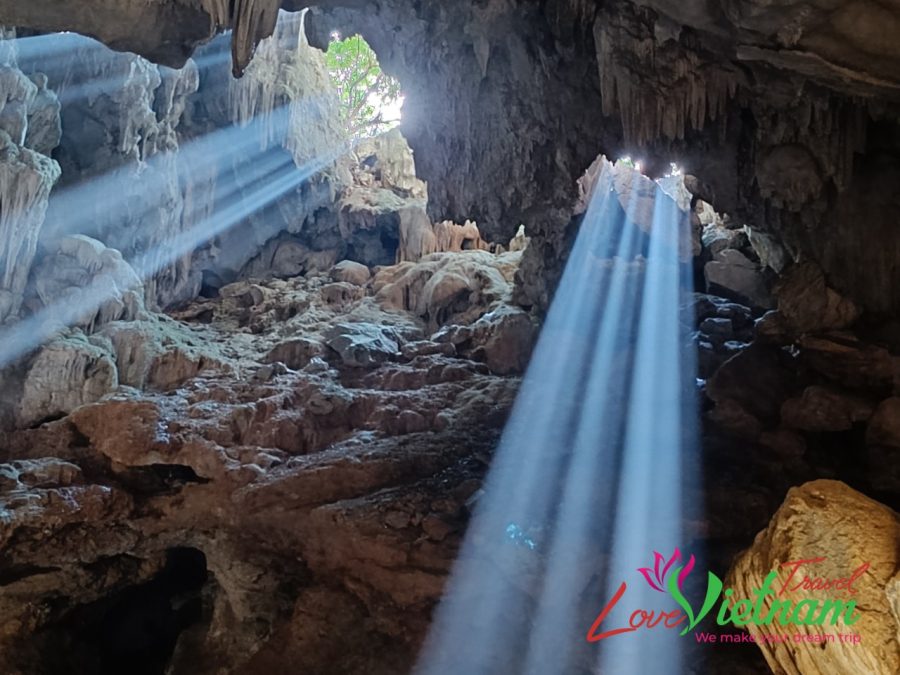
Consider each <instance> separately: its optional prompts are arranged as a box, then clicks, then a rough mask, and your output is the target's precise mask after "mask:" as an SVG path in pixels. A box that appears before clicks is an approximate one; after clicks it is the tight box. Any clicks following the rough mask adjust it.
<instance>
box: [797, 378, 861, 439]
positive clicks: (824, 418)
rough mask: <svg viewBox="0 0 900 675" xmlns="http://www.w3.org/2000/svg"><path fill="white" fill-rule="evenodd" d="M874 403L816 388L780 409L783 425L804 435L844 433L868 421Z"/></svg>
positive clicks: (830, 389)
mask: <svg viewBox="0 0 900 675" xmlns="http://www.w3.org/2000/svg"><path fill="white" fill-rule="evenodd" d="M873 409H874V407H873V405H872V403H870V402H869V401H867V400H866V399H864V398H861V397H859V396H853V395H852V394H847V393H844V392H841V391H839V390H836V389H834V388H831V387H822V386H818V385H813V386H810V387H807V388H806V389H804V390H803V394H801V395H800V397H799V398H790V399H788V400H787V401H785V402H784V404H783V405H782V406H781V421H782V422H783V423H784V424H785V425H786V426H788V427H791V428H793V429H801V430H803V431H843V430H845V429H849V428H850V427H852V426H853V424H854V423H856V422H864V421H865V420H867V419H869V417H870V416H871V414H872V410H873Z"/></svg>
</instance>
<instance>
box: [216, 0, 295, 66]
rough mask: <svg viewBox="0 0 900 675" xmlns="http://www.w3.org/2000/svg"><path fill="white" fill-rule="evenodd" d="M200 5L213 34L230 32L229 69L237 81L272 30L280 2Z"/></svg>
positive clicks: (236, 0)
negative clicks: (230, 61) (230, 64)
mask: <svg viewBox="0 0 900 675" xmlns="http://www.w3.org/2000/svg"><path fill="white" fill-rule="evenodd" d="M201 4H202V6H203V8H204V9H205V10H206V12H207V13H208V14H209V16H210V19H211V23H212V26H211V27H212V29H213V32H215V31H216V30H218V29H223V28H231V29H232V41H231V55H232V62H233V65H232V68H233V72H234V76H235V77H241V75H243V74H244V71H245V69H246V68H247V65H248V64H249V63H250V59H251V58H253V54H254V51H255V50H256V48H257V45H258V44H259V43H260V41H262V40H264V39H265V38H267V37H269V36H270V35H272V32H273V31H274V30H275V23H276V21H277V20H278V13H279V10H278V8H279V6H280V5H281V2H280V0H201Z"/></svg>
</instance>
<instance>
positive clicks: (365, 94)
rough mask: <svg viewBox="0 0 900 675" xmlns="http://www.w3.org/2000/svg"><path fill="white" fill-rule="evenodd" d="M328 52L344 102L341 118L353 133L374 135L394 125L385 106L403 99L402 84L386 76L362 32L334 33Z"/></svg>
mask: <svg viewBox="0 0 900 675" xmlns="http://www.w3.org/2000/svg"><path fill="white" fill-rule="evenodd" d="M332 38H333V39H332V41H331V43H330V44H329V45H328V51H327V52H325V60H326V62H327V64H328V71H329V73H330V74H331V80H332V82H333V83H334V86H335V88H336V89H337V92H338V96H339V98H340V102H341V118H342V119H343V121H344V124H345V125H346V127H347V132H348V133H349V134H350V135H351V136H353V137H358V136H374V135H375V134H379V133H381V132H383V131H386V130H387V129H389V128H391V127H392V126H394V124H395V123H396V121H392V120H386V119H385V109H386V108H388V107H389V106H391V105H393V104H396V102H397V101H398V99H399V98H400V83H399V82H397V80H395V79H394V78H393V77H391V76H390V75H386V74H385V73H384V72H383V71H382V70H381V66H380V65H378V58H377V57H376V56H375V52H374V51H372V48H371V47H370V46H369V45H368V43H367V42H366V41H365V40H363V38H362V37H361V36H359V35H353V36H352V37H348V38H346V39H344V40H341V39H340V36H338V35H333V36H332Z"/></svg>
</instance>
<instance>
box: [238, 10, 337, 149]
mask: <svg viewBox="0 0 900 675" xmlns="http://www.w3.org/2000/svg"><path fill="white" fill-rule="evenodd" d="M304 17H305V12H299V13H290V12H281V13H280V15H279V20H278V24H277V27H276V29H275V32H274V33H273V35H272V36H271V37H269V38H266V39H265V40H263V41H262V42H260V44H259V47H258V48H257V50H256V56H255V57H254V59H253V62H252V63H251V64H250V65H249V66H248V68H247V70H246V73H245V74H244V77H242V78H241V79H232V80H231V81H230V82H229V90H228V92H229V106H230V110H231V116H232V120H233V121H234V123H235V124H238V125H241V126H246V125H248V124H249V123H250V121H251V120H254V121H255V123H256V126H258V127H259V128H260V129H261V132H260V138H259V141H260V148H261V149H263V150H264V149H266V148H269V147H272V146H274V145H277V144H281V145H282V146H283V147H285V148H286V149H287V150H288V151H289V152H290V153H291V154H292V155H293V157H294V160H295V162H296V163H297V164H298V166H299V165H301V164H303V163H304V162H307V161H309V160H310V159H312V158H314V157H317V156H321V153H323V152H328V151H333V149H334V148H335V147H337V146H338V145H339V143H340V141H341V130H340V126H339V121H338V118H339V116H338V114H337V99H336V97H335V94H334V92H333V91H332V89H331V84H330V82H329V81H328V73H327V70H326V67H325V60H324V55H323V54H322V53H321V52H320V51H319V50H317V49H314V48H312V47H310V46H309V44H308V43H307V40H306V35H305V32H304V29H303V21H304ZM311 126H318V127H319V128H320V131H321V133H316V134H310V133H309V129H310V127H311ZM323 139H324V141H325V144H323V143H322V142H321V141H322V140H323Z"/></svg>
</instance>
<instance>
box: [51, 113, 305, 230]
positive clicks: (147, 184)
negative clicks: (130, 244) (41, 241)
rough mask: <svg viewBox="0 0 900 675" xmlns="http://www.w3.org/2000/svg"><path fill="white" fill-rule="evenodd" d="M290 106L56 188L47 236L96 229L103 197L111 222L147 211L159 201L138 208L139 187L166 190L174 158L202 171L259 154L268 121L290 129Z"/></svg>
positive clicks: (106, 217) (105, 213) (142, 190)
mask: <svg viewBox="0 0 900 675" xmlns="http://www.w3.org/2000/svg"><path fill="white" fill-rule="evenodd" d="M289 107H290V106H287V105H285V106H280V107H279V108H276V109H275V110H273V111H272V113H271V116H272V119H273V120H275V121H274V122H272V121H271V120H269V121H264V120H262V119H261V118H257V119H254V120H253V121H251V122H250V124H248V125H247V126H244V127H241V126H238V125H230V126H228V127H225V128H223V129H217V130H215V131H211V132H209V133H207V134H204V135H203V136H200V137H198V138H196V139H192V140H191V141H189V142H187V143H184V144H183V145H182V146H181V147H180V149H179V151H178V154H177V155H173V154H172V153H165V152H162V153H157V154H155V155H152V156H151V157H149V158H148V159H147V160H145V161H144V163H143V164H142V165H137V166H134V165H130V164H129V165H125V166H122V167H116V168H114V169H112V170H110V171H107V172H106V173H103V174H101V175H98V176H92V177H89V178H86V179H84V180H82V181H80V182H78V183H74V184H72V185H68V186H66V187H64V188H63V189H61V190H56V191H54V192H53V193H52V194H51V196H50V204H49V207H48V211H47V216H46V218H45V221H44V227H43V236H44V237H45V238H46V237H47V236H53V237H56V236H64V235H65V234H68V233H74V232H80V233H85V234H91V233H92V232H95V231H96V228H95V226H94V225H95V223H97V218H96V215H95V209H96V207H97V204H98V201H102V204H103V217H104V220H105V221H111V220H115V219H117V218H122V219H124V218H125V217H126V216H127V217H128V218H129V219H133V218H139V217H141V216H143V215H146V213H147V212H148V211H149V210H150V209H153V208H157V206H158V205H157V204H154V203H153V202H152V201H148V202H138V203H139V206H138V207H137V210H135V206H134V198H133V195H134V193H135V192H136V191H139V192H140V194H156V193H162V192H164V190H165V189H166V186H167V183H168V181H169V180H170V177H169V175H168V172H167V171H165V169H167V168H168V164H169V163H171V162H178V163H183V165H184V166H187V167H190V169H191V170H192V171H195V172H199V171H201V170H202V169H204V168H207V167H208V168H213V167H216V166H228V165H229V164H233V163H236V162H238V161H246V160H248V159H253V158H255V157H256V156H258V154H259V153H260V152H261V151H260V149H259V146H260V140H259V139H260V137H261V134H262V133H263V130H265V129H267V127H268V125H270V124H273V123H274V124H276V125H278V126H279V127H281V128H284V129H286V128H287V124H288V119H289V114H290V110H289ZM285 154H287V153H285ZM251 166H252V165H251ZM157 169H158V170H157ZM136 181H139V182H136Z"/></svg>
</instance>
